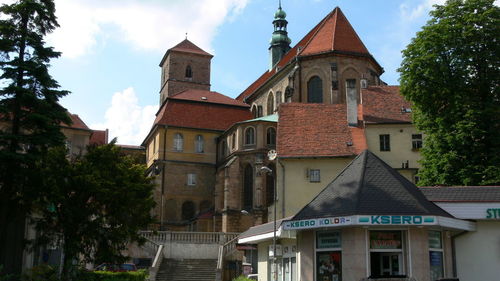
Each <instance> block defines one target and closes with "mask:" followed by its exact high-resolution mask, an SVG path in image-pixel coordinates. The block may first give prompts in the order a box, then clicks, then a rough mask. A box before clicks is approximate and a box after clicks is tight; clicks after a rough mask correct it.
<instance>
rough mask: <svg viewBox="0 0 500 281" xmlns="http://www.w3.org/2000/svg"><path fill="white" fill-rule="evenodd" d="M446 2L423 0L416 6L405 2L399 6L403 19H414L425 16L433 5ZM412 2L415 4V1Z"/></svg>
mask: <svg viewBox="0 0 500 281" xmlns="http://www.w3.org/2000/svg"><path fill="white" fill-rule="evenodd" d="M445 2H446V1H445V0H423V1H420V4H418V5H416V6H414V5H410V4H409V3H408V2H405V3H403V4H401V5H400V6H399V11H400V13H401V19H402V20H403V21H414V20H416V19H419V18H421V17H423V16H427V14H428V13H429V11H430V10H431V9H432V6H433V5H443V4H444V3H445ZM411 3H412V4H414V3H415V2H411Z"/></svg>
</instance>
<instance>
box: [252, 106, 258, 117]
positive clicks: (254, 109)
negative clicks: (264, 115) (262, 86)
mask: <svg viewBox="0 0 500 281" xmlns="http://www.w3.org/2000/svg"><path fill="white" fill-rule="evenodd" d="M252 115H253V118H257V106H256V105H255V104H254V105H253V106H252Z"/></svg>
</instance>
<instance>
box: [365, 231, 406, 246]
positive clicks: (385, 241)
mask: <svg viewBox="0 0 500 281" xmlns="http://www.w3.org/2000/svg"><path fill="white" fill-rule="evenodd" d="M401 245H402V243H401V231H371V232H370V248H371V249H401Z"/></svg>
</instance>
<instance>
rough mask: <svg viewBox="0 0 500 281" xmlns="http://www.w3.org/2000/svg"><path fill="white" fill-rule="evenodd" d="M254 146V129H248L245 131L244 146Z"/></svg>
mask: <svg viewBox="0 0 500 281" xmlns="http://www.w3.org/2000/svg"><path fill="white" fill-rule="evenodd" d="M254 144H255V129H254V128H253V127H248V128H247V129H246V130H245V145H254Z"/></svg>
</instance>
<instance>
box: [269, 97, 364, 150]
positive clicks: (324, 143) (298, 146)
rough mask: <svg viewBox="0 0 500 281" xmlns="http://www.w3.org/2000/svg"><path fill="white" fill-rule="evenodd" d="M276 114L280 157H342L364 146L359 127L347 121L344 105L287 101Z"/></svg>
mask: <svg viewBox="0 0 500 281" xmlns="http://www.w3.org/2000/svg"><path fill="white" fill-rule="evenodd" d="M279 116H280V117H279V122H278V141H277V151H278V155H280V157H283V158H287V157H346V156H354V155H356V154H358V153H359V152H360V151H362V150H363V149H364V148H366V141H365V140H364V139H363V135H364V133H363V132H361V131H359V130H362V129H359V130H353V129H350V128H349V126H348V124H347V119H346V116H347V111H346V106H345V105H341V104H303V103H287V104H282V105H281V106H280V109H279Z"/></svg>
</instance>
